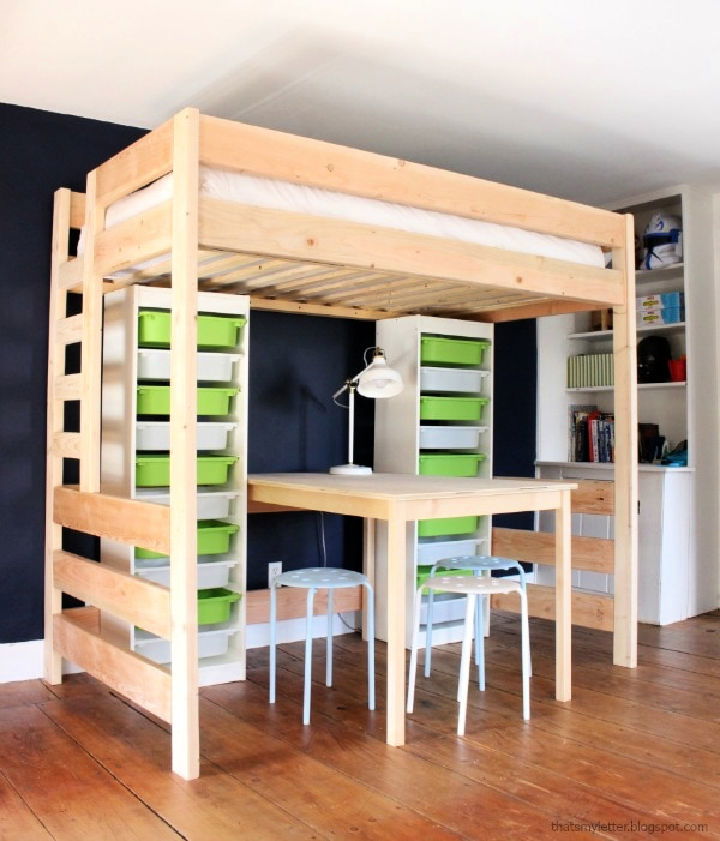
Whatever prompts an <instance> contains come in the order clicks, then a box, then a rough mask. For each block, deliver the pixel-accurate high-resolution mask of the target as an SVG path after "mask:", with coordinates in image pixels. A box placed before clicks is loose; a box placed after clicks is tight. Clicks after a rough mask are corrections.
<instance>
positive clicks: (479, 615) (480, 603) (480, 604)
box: [475, 596, 485, 692]
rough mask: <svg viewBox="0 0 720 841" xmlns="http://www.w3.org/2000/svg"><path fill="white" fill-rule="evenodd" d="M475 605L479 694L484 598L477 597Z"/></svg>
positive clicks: (482, 687)
mask: <svg viewBox="0 0 720 841" xmlns="http://www.w3.org/2000/svg"><path fill="white" fill-rule="evenodd" d="M476 598H477V603H476V605H475V653H476V655H479V662H478V664H477V669H478V689H479V690H480V691H481V692H484V691H485V635H484V631H483V629H484V627H485V624H484V623H485V619H484V613H485V596H477V597H476Z"/></svg>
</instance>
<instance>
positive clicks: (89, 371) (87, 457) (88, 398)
mask: <svg viewBox="0 0 720 841" xmlns="http://www.w3.org/2000/svg"><path fill="white" fill-rule="evenodd" d="M103 213H104V210H103V208H102V207H100V206H99V205H98V201H97V176H96V172H95V170H93V171H92V172H91V173H90V174H89V175H88V177H87V190H86V193H85V238H86V239H85V253H84V256H83V276H82V314H83V318H82V380H81V383H82V385H81V393H80V490H81V491H87V492H88V493H98V492H99V491H100V429H101V417H100V401H101V384H102V313H103V288H102V277H99V276H98V275H97V272H96V271H95V237H96V235H97V233H98V231H100V230H102V227H103Z"/></svg>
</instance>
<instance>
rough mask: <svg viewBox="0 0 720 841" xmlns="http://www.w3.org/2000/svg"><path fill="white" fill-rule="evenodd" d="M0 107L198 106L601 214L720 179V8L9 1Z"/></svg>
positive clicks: (455, 0) (144, 115)
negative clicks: (658, 191) (603, 208)
mask: <svg viewBox="0 0 720 841" xmlns="http://www.w3.org/2000/svg"><path fill="white" fill-rule="evenodd" d="M1 8H2V18H3V20H2V24H3V25H2V32H1V33H0V101H4V102H11V103H16V104H19V105H26V106H32V107H35V108H43V109H47V110H51V111H57V112H62V113H69V114H77V115H81V116H85V117H93V118H97V119H102V120H111V121H114V122H118V123H123V124H126V125H135V126H143V127H152V126H155V125H157V124H158V123H160V122H162V121H163V120H164V119H166V118H167V117H168V116H170V115H171V114H173V113H174V112H175V111H177V110H179V109H180V108H182V107H184V106H186V105H193V106H197V107H198V108H200V109H201V111H203V112H205V113H209V114H214V115H217V116H222V117H229V118H232V119H237V120H242V121H244V122H249V123H255V124H257V125H263V126H270V127H272V128H278V129H283V130H286V131H292V132H295V133H297V134H304V135H308V136H312V137H319V138H323V139H326V140H333V141H336V142H340V143H346V144H348V145H352V146H357V147H359V148H365V149H371V150H373V151H378V152H383V153H386V154H391V155H397V156H400V157H403V158H407V159H410V160H416V161H422V162H424V163H429V164H434V165H437V166H442V167H446V168H448V169H455V170H458V171H461V172H467V173H471V174H473V175H480V176H483V177H485V178H491V179H494V180H497V181H502V182H505V183H512V184H518V185H520V186H524V187H529V188H532V189H537V190H541V191H543V192H548V193H553V194H556V195H562V196H567V197H570V198H574V199H577V200H580V201H587V202H593V203H598V204H599V203H603V202H607V201H610V200H612V199H614V198H617V197H620V196H627V195H631V194H635V193H639V192H643V191H645V190H650V189H655V188H658V187H662V186H666V185H669V184H674V183H679V182H683V181H692V180H701V179H710V178H712V179H716V178H718V177H719V176H720V59H719V56H720V49H719V48H720V2H718V0H602V2H597V1H596V2H589V0H492V1H491V0H444V2H440V0H384V2H380V1H379V0H362V2H359V0H252V1H251V2H247V0H204V2H199V0H123V2H122V3H121V4H119V3H116V2H114V3H111V2H108V0H72V2H67V0H66V1H65V2H62V0H60V2H59V0H2V4H1Z"/></svg>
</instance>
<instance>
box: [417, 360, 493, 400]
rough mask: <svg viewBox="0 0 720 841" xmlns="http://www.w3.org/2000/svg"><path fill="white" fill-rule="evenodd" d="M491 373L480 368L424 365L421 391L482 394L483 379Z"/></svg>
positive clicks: (421, 372) (421, 375) (421, 374)
mask: <svg viewBox="0 0 720 841" xmlns="http://www.w3.org/2000/svg"><path fill="white" fill-rule="evenodd" d="M489 373H490V372H489V371H481V370H480V369H478V368H437V367H430V366H428V365H422V366H421V367H420V391H429V392H432V393H433V394H443V393H445V392H449V393H454V394H482V392H483V380H484V379H485V377H487V376H489Z"/></svg>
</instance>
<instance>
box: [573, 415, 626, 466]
mask: <svg viewBox="0 0 720 841" xmlns="http://www.w3.org/2000/svg"><path fill="white" fill-rule="evenodd" d="M569 411H570V451H569V456H568V461H575V462H591V463H595V464H611V463H612V462H614V460H615V419H614V417H613V414H612V412H601V411H600V410H599V409H598V407H597V406H578V405H573V406H570V409H569Z"/></svg>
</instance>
